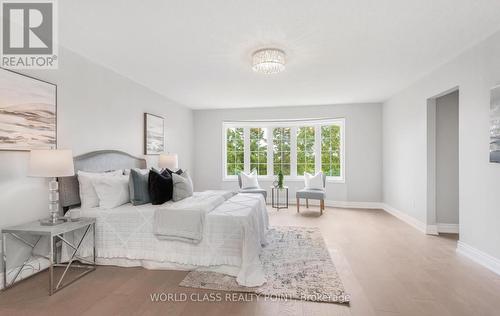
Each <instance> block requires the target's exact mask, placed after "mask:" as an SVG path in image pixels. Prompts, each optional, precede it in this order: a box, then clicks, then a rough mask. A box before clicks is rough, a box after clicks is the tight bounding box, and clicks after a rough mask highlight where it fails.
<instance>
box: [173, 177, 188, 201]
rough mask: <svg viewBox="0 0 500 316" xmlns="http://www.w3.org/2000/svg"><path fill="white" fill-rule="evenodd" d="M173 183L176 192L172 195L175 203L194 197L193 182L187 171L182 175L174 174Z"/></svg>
mask: <svg viewBox="0 0 500 316" xmlns="http://www.w3.org/2000/svg"><path fill="white" fill-rule="evenodd" d="M172 182H173V183H174V191H173V193H172V200H173V201H174V202H177V201H180V200H183V199H185V198H188V197H190V196H192V195H193V181H192V180H191V177H190V176H189V174H188V173H187V171H184V172H183V173H182V174H181V175H178V174H177V173H172Z"/></svg>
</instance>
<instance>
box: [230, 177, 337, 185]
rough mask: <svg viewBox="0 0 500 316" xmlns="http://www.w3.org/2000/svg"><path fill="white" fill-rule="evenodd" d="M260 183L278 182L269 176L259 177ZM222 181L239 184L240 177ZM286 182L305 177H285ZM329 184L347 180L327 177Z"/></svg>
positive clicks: (298, 180)
mask: <svg viewBox="0 0 500 316" xmlns="http://www.w3.org/2000/svg"><path fill="white" fill-rule="evenodd" d="M257 179H258V180H259V181H264V182H273V181H275V180H277V179H278V178H277V176H276V177H269V176H259V177H257ZM222 181H224V182H238V177H223V178H222ZM284 181H290V182H304V177H285V178H284ZM326 182H327V183H338V184H345V179H344V178H332V177H327V178H326Z"/></svg>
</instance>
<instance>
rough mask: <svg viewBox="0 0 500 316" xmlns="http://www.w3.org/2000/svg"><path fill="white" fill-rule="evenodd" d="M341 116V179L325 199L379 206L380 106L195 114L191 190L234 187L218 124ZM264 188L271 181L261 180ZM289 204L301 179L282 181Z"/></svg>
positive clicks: (242, 110) (330, 184)
mask: <svg viewBox="0 0 500 316" xmlns="http://www.w3.org/2000/svg"><path fill="white" fill-rule="evenodd" d="M340 117H345V122H346V123H345V124H346V132H345V139H346V144H345V150H346V154H345V155H346V156H345V165H346V181H345V183H343V184H339V183H328V184H327V199H328V200H335V201H350V202H380V201H381V197H382V192H381V185H382V182H381V166H382V161H381V154H382V153H381V146H382V145H381V137H382V135H381V104H342V105H328V106H303V107H277V108H256V109H232V110H198V111H194V125H195V169H196V176H195V181H194V183H195V189H196V190H205V189H214V188H224V189H236V188H237V187H238V183H237V181H223V180H222V178H223V175H222V122H223V121H232V120H259V119H267V120H271V119H298V118H304V119H307V118H340ZM260 184H261V186H262V187H265V188H269V186H270V185H271V182H261V183H260ZM286 185H288V186H289V187H290V202H291V203H293V202H294V201H295V190H296V189H301V188H303V187H304V183H303V182H302V181H297V182H291V181H287V182H286Z"/></svg>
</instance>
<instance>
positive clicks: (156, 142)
mask: <svg viewBox="0 0 500 316" xmlns="http://www.w3.org/2000/svg"><path fill="white" fill-rule="evenodd" d="M164 148H165V133H164V126H163V117H160V116H157V115H153V114H149V113H144V154H145V155H159V154H160V153H162V152H164V151H165V150H164Z"/></svg>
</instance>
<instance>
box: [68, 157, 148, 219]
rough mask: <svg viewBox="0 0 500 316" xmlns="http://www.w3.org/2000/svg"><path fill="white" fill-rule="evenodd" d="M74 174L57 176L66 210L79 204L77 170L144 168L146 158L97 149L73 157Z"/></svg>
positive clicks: (97, 170) (102, 170)
mask: <svg viewBox="0 0 500 316" xmlns="http://www.w3.org/2000/svg"><path fill="white" fill-rule="evenodd" d="M73 160H74V164H75V175H74V176H72V177H62V178H59V202H60V203H61V206H62V207H63V209H64V210H65V211H66V210H68V209H69V208H70V207H71V206H76V205H79V204H80V192H79V187H78V177H77V176H76V172H77V171H88V172H105V171H110V170H117V169H129V168H141V169H144V168H146V159H144V158H137V157H134V156H132V155H129V154H127V153H124V152H122V151H118V150H99V151H92V152H89V153H87V154H83V155H80V156H76V157H74V158H73Z"/></svg>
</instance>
